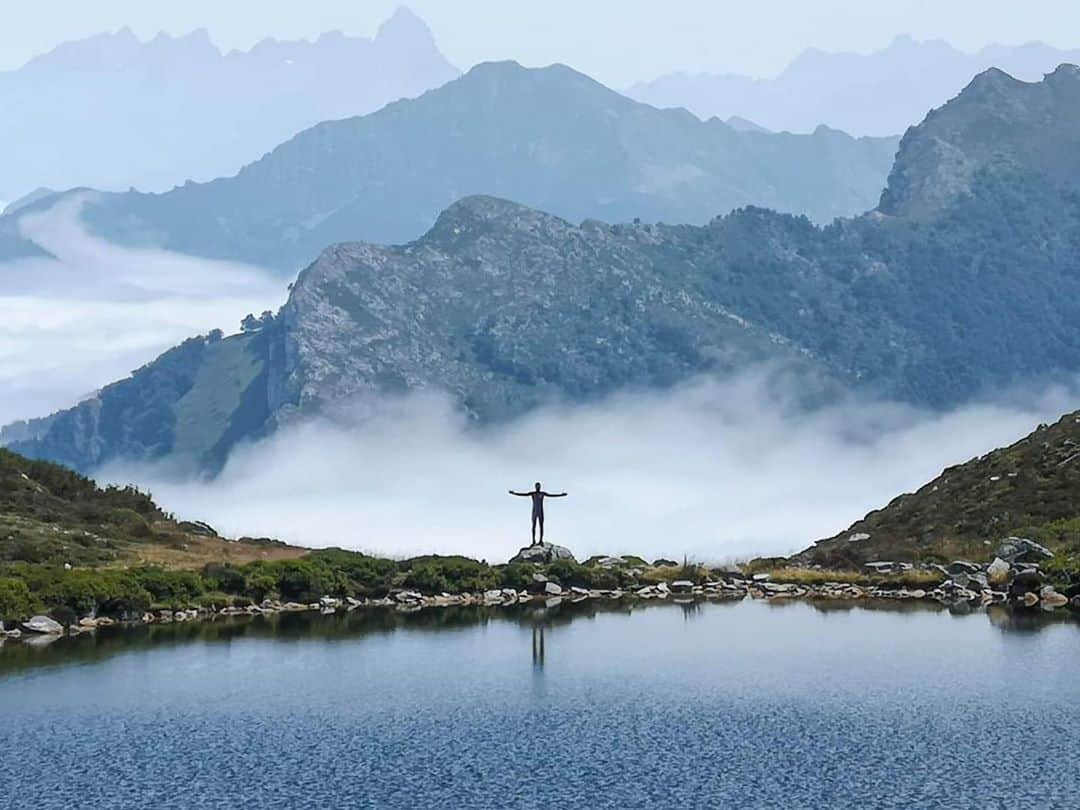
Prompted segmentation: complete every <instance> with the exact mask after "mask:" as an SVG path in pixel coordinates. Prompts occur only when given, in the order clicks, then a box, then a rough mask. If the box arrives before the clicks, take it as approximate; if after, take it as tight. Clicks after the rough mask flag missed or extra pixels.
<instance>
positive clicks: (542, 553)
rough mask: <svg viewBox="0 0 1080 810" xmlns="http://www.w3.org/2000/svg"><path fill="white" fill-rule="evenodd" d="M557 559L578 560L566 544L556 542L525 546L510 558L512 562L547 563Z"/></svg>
mask: <svg viewBox="0 0 1080 810" xmlns="http://www.w3.org/2000/svg"><path fill="white" fill-rule="evenodd" d="M556 560H570V561H571V562H576V560H575V559H574V554H573V552H572V551H570V549H568V548H566V547H565V546H557V545H555V544H554V543H537V544H536V545H534V546H525V547H524V548H522V549H521V550H520V551H519V552H518V553H517V554H515V555H514V556H513V557H512V558H511V559H510V562H512V563H522V562H527V563H537V564H546V563H551V562H555V561H556Z"/></svg>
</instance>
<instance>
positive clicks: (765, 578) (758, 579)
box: [753, 574, 772, 582]
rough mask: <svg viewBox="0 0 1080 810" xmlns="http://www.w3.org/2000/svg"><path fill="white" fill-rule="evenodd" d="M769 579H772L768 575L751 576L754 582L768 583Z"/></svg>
mask: <svg viewBox="0 0 1080 810" xmlns="http://www.w3.org/2000/svg"><path fill="white" fill-rule="evenodd" d="M770 579H772V577H771V576H769V575H768V574H754V576H753V580H754V582H768V581H769V580H770Z"/></svg>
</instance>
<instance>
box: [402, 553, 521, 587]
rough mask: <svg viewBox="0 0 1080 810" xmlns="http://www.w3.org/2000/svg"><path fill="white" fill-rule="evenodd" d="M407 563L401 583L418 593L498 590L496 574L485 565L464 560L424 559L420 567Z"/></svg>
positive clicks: (451, 558)
mask: <svg viewBox="0 0 1080 810" xmlns="http://www.w3.org/2000/svg"><path fill="white" fill-rule="evenodd" d="M416 562H417V561H415V560H408V561H406V562H405V563H403V565H405V566H408V569H407V571H406V573H405V578H404V580H403V582H402V584H403V585H404V586H405V587H407V588H414V589H416V590H418V591H420V592H421V593H427V594H433V593H443V592H446V593H475V592H477V591H487V590H491V589H492V588H498V587H500V585H501V584H502V580H501V577H500V576H499V574H498V572H496V571H495V570H494V569H493V568H491V567H490V566H489V565H487V564H486V563H482V562H477V561H476V560H470V559H468V558H466V557H427V558H423V560H422V561H421V562H420V564H416Z"/></svg>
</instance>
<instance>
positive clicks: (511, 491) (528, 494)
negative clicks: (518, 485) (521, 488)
mask: <svg viewBox="0 0 1080 810" xmlns="http://www.w3.org/2000/svg"><path fill="white" fill-rule="evenodd" d="M510 494H511V495H517V496H518V497H519V498H528V497H529V496H530V495H531V494H532V493H531V492H514V490H512V489H511V490H510Z"/></svg>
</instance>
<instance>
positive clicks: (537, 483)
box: [535, 481, 540, 492]
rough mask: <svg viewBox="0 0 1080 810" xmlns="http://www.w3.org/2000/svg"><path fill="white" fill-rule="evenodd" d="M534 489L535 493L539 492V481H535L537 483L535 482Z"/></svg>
mask: <svg viewBox="0 0 1080 810" xmlns="http://www.w3.org/2000/svg"><path fill="white" fill-rule="evenodd" d="M535 489H536V491H537V492H539V491H540V482H539V481H537V482H536V487H535Z"/></svg>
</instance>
